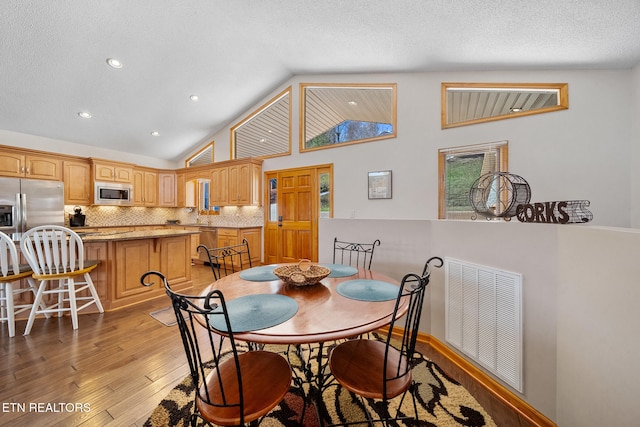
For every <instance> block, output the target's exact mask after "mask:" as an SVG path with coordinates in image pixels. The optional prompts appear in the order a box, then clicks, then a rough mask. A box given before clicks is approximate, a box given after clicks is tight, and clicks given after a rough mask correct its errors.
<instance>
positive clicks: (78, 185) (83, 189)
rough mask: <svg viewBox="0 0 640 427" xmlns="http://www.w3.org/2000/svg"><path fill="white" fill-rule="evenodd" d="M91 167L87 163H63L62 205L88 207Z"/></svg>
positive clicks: (79, 161)
mask: <svg viewBox="0 0 640 427" xmlns="http://www.w3.org/2000/svg"><path fill="white" fill-rule="evenodd" d="M91 190H92V186H91V165H90V164H89V162H88V161H82V160H65V161H64V203H65V205H90V204H91V203H92V201H91Z"/></svg>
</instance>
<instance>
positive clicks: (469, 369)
mask: <svg viewBox="0 0 640 427" xmlns="http://www.w3.org/2000/svg"><path fill="white" fill-rule="evenodd" d="M418 341H420V342H421V343H424V344H427V345H429V346H430V347H431V348H432V349H433V350H434V351H437V352H438V353H440V354H441V355H442V356H443V357H446V358H447V359H449V361H451V363H453V364H454V365H456V366H457V367H458V368H460V369H461V370H462V371H464V372H466V373H467V374H468V375H469V376H471V377H472V378H473V379H474V380H475V381H476V382H477V383H478V384H479V385H481V386H482V387H484V388H485V389H486V390H487V391H488V392H489V393H491V394H492V395H493V396H495V397H496V398H497V399H499V400H500V401H501V402H502V403H504V404H505V405H507V406H508V407H510V408H511V409H513V411H514V412H517V413H518V414H519V415H520V416H521V417H522V418H524V419H526V420H527V421H529V422H530V423H531V424H532V425H534V426H539V427H557V425H556V423H554V422H553V421H551V420H550V419H549V418H547V417H546V416H544V415H543V414H541V413H540V412H539V411H537V410H536V409H535V408H534V407H533V406H531V405H529V404H528V403H527V402H525V401H524V400H522V399H521V398H520V397H519V396H517V395H515V394H514V393H513V392H512V391H510V390H509V389H507V388H506V387H504V386H503V385H502V384H500V383H498V382H497V381H496V380H494V379H493V378H491V377H490V376H489V375H487V374H486V373H484V372H483V371H482V370H480V369H479V368H477V367H476V366H475V365H473V364H472V363H471V362H469V361H467V360H466V359H465V358H463V357H462V356H460V355H459V354H458V353H456V352H455V351H453V350H451V349H450V348H449V347H448V346H447V345H445V344H444V343H442V342H441V341H439V340H438V339H437V338H434V337H433V336H431V335H428V334H423V333H420V334H419V336H418Z"/></svg>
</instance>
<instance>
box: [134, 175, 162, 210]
mask: <svg viewBox="0 0 640 427" xmlns="http://www.w3.org/2000/svg"><path fill="white" fill-rule="evenodd" d="M157 203H158V174H157V173H156V172H152V171H149V170H144V169H134V171H133V205H134V206H156V205H157Z"/></svg>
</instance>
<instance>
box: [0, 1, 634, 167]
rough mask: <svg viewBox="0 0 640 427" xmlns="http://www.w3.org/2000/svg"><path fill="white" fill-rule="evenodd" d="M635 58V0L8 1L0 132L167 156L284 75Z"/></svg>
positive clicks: (228, 118) (606, 64) (1, 33)
mask: <svg viewBox="0 0 640 427" xmlns="http://www.w3.org/2000/svg"><path fill="white" fill-rule="evenodd" d="M110 57H114V58H117V59H119V60H121V61H122V62H123V63H124V66H123V68H121V69H119V70H114V69H111V68H109V67H108V66H107V64H106V59H107V58H110ZM639 62H640V2H639V1H637V0H627V1H622V0H606V1H595V0H564V1H557V0H537V1H536V0H531V1H527V2H519V1H486V0H459V1H449V0H367V1H365V0H349V1H347V0H326V1H316V0H313V1H311V0H262V1H258V0H234V1H229V0H187V1H183V0H180V1H170V0H135V1H133V0H55V1H33V0H27V1H25V0H3V1H2V2H0V129H4V130H9V131H15V132H22V133H27V134H33V135H39V136H45V137H49V138H54V139H61V140H66V141H71V142H76V143H81V144H88V145H95V146H99V147H107V148H111V149H114V150H119V151H123V152H130V153H136V154H142V155H147V156H151V157H157V158H161V159H168V160H176V159H178V158H179V157H180V156H182V155H184V154H185V153H188V152H190V151H192V150H194V149H195V148H196V147H198V146H201V145H203V144H204V143H205V142H206V141H207V139H208V138H210V136H211V135H212V134H214V133H215V132H216V131H218V130H220V129H222V128H224V126H226V125H229V124H232V123H231V122H232V121H233V120H235V119H236V118H237V117H238V115H239V114H241V113H243V112H244V111H245V110H247V109H248V108H250V107H251V106H252V105H254V104H255V103H256V102H258V101H259V100H260V99H262V98H263V97H264V96H266V95H267V94H269V93H270V92H272V91H273V90H274V89H275V88H277V86H278V85H280V84H281V83H283V82H284V81H286V79H287V78H289V77H290V76H292V75H294V74H308V73H313V74H317V73H341V72H385V71H431V70H433V71H435V70H519V69H578V68H580V69H585V68H631V67H633V66H635V65H637V64H638V63H639ZM191 94H197V95H199V97H200V100H199V101H198V102H192V101H190V100H189V95H191ZM85 110H86V111H89V112H91V114H92V115H93V118H91V119H80V118H79V117H78V116H77V113H78V112H79V111H85ZM154 130H156V131H158V132H160V136H157V137H152V136H151V134H150V133H151V131H154Z"/></svg>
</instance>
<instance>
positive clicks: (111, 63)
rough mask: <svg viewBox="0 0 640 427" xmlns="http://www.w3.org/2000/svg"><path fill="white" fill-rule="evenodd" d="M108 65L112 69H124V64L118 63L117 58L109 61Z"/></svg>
mask: <svg viewBox="0 0 640 427" xmlns="http://www.w3.org/2000/svg"><path fill="white" fill-rule="evenodd" d="M107 64H109V66H110V67H112V68H122V62H120V61H118V60H117V59H115V58H109V59H107Z"/></svg>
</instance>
